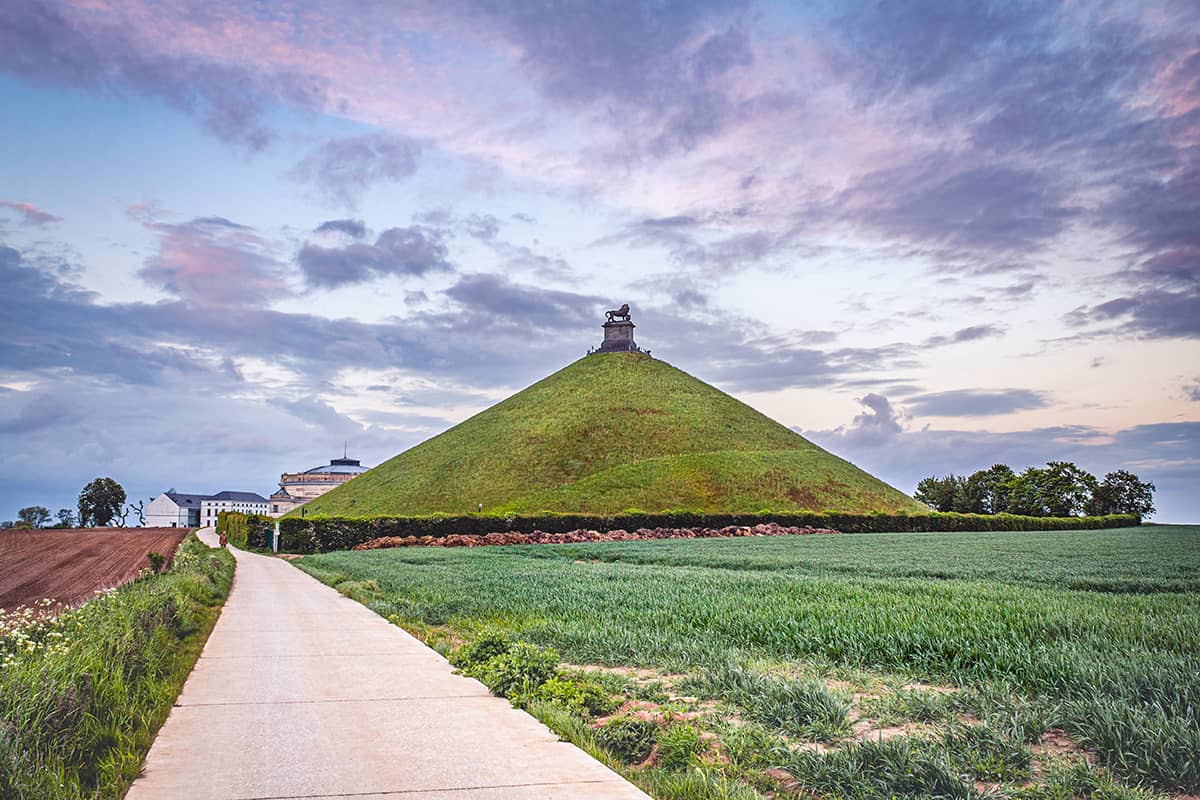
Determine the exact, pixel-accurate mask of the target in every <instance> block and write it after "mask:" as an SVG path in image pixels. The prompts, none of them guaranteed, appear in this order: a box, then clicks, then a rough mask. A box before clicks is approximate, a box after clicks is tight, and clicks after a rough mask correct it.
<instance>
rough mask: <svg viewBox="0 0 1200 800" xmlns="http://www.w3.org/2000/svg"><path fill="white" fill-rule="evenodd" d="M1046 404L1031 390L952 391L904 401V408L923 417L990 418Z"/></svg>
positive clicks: (909, 398) (1047, 402)
mask: <svg viewBox="0 0 1200 800" xmlns="http://www.w3.org/2000/svg"><path fill="white" fill-rule="evenodd" d="M1049 404H1050V401H1049V399H1048V398H1047V397H1046V394H1045V393H1044V392H1035V391H1033V390H1031V389H955V390H953V391H947V392H930V393H928V394H918V395H914V396H912V397H908V398H906V399H905V401H904V405H905V408H907V409H908V410H909V411H910V412H912V413H913V414H915V415H918V416H925V417H992V416H997V415H1000V414H1011V413H1013V412H1015V411H1025V410H1028V409H1031V408H1045V407H1046V406H1048V405H1049Z"/></svg>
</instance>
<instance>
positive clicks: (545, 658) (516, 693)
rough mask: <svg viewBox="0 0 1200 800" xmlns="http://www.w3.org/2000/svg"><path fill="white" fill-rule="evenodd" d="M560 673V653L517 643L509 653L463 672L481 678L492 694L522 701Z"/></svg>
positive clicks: (511, 647) (550, 649) (472, 666)
mask: <svg viewBox="0 0 1200 800" xmlns="http://www.w3.org/2000/svg"><path fill="white" fill-rule="evenodd" d="M557 672H558V651H557V650H554V649H553V648H550V647H538V646H537V645H535V644H530V643H528V642H517V643H516V644H513V645H512V646H510V647H509V649H508V652H505V653H501V654H499V655H496V656H493V657H492V658H489V659H488V660H487V661H485V662H483V663H481V664H473V665H471V666H468V667H466V668H464V669H463V674H464V675H467V676H469V677H471V678H477V679H479V680H480V681H481V682H482V683H483V685H484V686H486V687H487V688H488V689H489V690H490V691H491V692H492V694H498V695H500V696H501V697H507V698H509V699H514V700H518V701H522V700H524V699H526V698H529V697H531V696H532V695H533V693H534V690H536V689H537V688H538V687H539V686H541V685H542V684H543V683H545V682H546V681H548V680H550V679H551V678H553V677H554V675H555V674H556V673H557Z"/></svg>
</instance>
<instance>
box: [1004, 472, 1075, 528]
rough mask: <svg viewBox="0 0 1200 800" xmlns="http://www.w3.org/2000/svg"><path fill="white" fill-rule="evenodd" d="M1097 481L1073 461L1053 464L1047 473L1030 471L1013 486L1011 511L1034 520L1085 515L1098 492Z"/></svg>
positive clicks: (1018, 478)
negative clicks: (1096, 491) (1034, 518)
mask: <svg viewBox="0 0 1200 800" xmlns="http://www.w3.org/2000/svg"><path fill="white" fill-rule="evenodd" d="M1096 485H1097V483H1096V477H1095V476H1094V475H1092V474H1091V473H1090V472H1088V471H1087V470H1083V469H1080V468H1079V467H1077V466H1075V465H1074V464H1072V463H1071V462H1070V461H1051V462H1049V463H1047V464H1046V467H1045V469H1039V468H1037V467H1030V468H1029V469H1027V470H1025V471H1024V472H1022V473H1021V474H1020V475H1018V476H1017V478H1016V479H1015V480H1014V481H1013V482H1012V483H1011V487H1012V490H1011V493H1010V495H1009V500H1008V510H1009V512H1011V513H1013V514H1027V515H1029V516H1032V517H1073V516H1076V515H1078V514H1082V513H1083V512H1084V510H1085V509H1087V507H1088V503H1089V502H1090V501H1091V499H1092V493H1093V492H1094V491H1095V489H1096Z"/></svg>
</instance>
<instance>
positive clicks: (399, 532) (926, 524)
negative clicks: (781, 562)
mask: <svg viewBox="0 0 1200 800" xmlns="http://www.w3.org/2000/svg"><path fill="white" fill-rule="evenodd" d="M239 518H240V519H239ZM766 522H776V523H778V524H780V525H784V526H796V527H805V526H808V527H813V528H833V529H835V530H839V531H842V532H843V533H883V532H900V533H908V532H917V531H946V532H953V531H1059V530H1084V529H1095V528H1124V527H1129V526H1133V525H1139V524H1141V520H1140V519H1139V518H1138V517H1137V516H1135V515H1131V514H1125V515H1121V514H1113V515H1109V516H1106V517H1022V516H1016V515H1013V514H994V515H992V514H954V513H937V512H932V513H929V514H903V513H900V514H843V513H839V512H836V511H829V512H821V513H817V512H803V511H802V512H762V513H758V514H703V513H698V512H692V511H666V512H663V513H658V514H648V513H643V512H633V511H630V512H627V513H625V514H618V515H614V516H600V515H595V514H519V515H518V514H511V515H501V514H467V515H462V516H449V515H433V516H424V517H284V518H282V519H280V520H279V523H280V527H279V549H280V550H281V551H282V552H285V553H327V552H330V551H332V550H349V549H350V548H351V547H354V545H356V544H361V543H363V542H366V541H370V540H371V539H378V538H379V537H381V536H433V537H436V538H441V537H444V536H449V535H450V534H455V533H457V534H464V535H476V536H481V535H484V534H488V533H498V532H504V531H516V532H518V533H532V532H533V531H535V530H537V531H543V532H546V533H567V532H569V531H574V530H581V529H583V530H597V531H615V530H627V531H634V530H637V529H639V528H724V527H726V526H729V525H737V526H744V527H752V526H754V525H759V524H761V523H766ZM217 525H218V528H219V529H221V530H226V531H227V532H228V534H229V541H230V542H233V543H235V544H238V546H249V547H264V548H265V547H270V545H271V532H272V530H273V529H274V525H275V520H274V518H272V517H264V516H259V515H256V514H237V513H234V512H227V513H222V514H221V515H220V519H219V520H218V522H217ZM222 525H224V526H225V527H224V528H222V527H221V526H222ZM243 535H244V536H245V543H244V544H241V543H240V541H235V538H234V537H235V536H239V537H240V536H243Z"/></svg>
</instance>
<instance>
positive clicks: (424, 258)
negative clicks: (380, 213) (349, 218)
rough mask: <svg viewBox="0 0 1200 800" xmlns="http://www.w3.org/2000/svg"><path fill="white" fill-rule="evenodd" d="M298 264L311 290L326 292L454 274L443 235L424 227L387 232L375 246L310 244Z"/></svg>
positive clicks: (304, 247)
mask: <svg viewBox="0 0 1200 800" xmlns="http://www.w3.org/2000/svg"><path fill="white" fill-rule="evenodd" d="M326 224H328V223H326ZM343 227H344V226H343ZM296 263H297V264H299V265H300V270H301V272H303V273H304V277H305V279H306V280H307V281H308V283H309V285H310V286H318V287H323V288H336V287H338V286H348V285H350V284H355V283H363V282H365V281H369V280H373V279H375V278H379V277H383V276H386V275H398V276H415V277H420V276H422V275H425V274H427V273H430V272H451V271H453V270H454V265H453V264H451V262H450V259H449V250H448V249H447V247H446V242H445V237H444V234H443V233H442V232H441V231H439V230H436V229H434V228H428V227H424V226H421V225H413V226H411V227H408V228H388V229H387V230H385V231H383V232H382V233H381V234H379V236H378V237H376V239H375V243H374V244H367V243H366V242H354V243H352V244H348V245H346V246H344V247H324V246H322V245H318V244H312V243H311V242H310V243H307V244H305V245H304V246H303V247H301V248H300V252H299V253H298V254H297V255H296Z"/></svg>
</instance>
